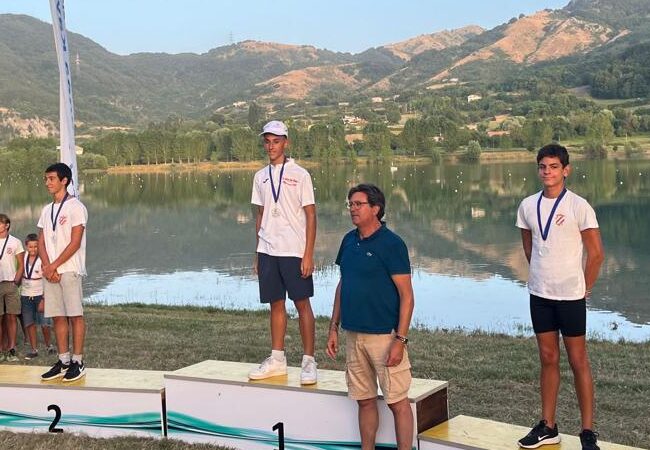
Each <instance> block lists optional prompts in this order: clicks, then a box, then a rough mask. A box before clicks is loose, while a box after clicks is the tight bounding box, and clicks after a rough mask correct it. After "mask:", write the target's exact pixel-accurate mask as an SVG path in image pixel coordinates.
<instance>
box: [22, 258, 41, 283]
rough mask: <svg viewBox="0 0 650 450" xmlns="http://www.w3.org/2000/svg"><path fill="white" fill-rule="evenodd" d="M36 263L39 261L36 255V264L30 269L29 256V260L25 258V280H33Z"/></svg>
mask: <svg viewBox="0 0 650 450" xmlns="http://www.w3.org/2000/svg"><path fill="white" fill-rule="evenodd" d="M36 261H38V255H36V258H34V264H33V265H32V267H31V269H30V268H29V255H27V258H25V278H27V279H28V280H31V279H32V274H33V273H34V267H36Z"/></svg>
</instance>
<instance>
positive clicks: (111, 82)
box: [0, 14, 351, 124]
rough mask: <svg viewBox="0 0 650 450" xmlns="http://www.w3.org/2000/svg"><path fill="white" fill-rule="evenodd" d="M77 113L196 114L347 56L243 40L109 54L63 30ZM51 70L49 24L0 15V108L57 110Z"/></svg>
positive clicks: (111, 118) (91, 116) (123, 118)
mask: <svg viewBox="0 0 650 450" xmlns="http://www.w3.org/2000/svg"><path fill="white" fill-rule="evenodd" d="M69 40H70V49H71V55H72V59H73V61H74V59H75V58H76V55H77V54H78V55H79V64H75V66H74V70H73V74H72V78H73V86H74V90H75V107H76V109H77V117H78V118H79V119H80V120H82V121H84V122H90V123H101V122H104V123H106V122H108V123H118V124H120V123H122V124H124V123H136V124H137V123H144V122H147V121H151V120H162V119H164V118H166V117H168V116H169V115H170V114H176V115H182V116H190V117H192V116H194V117H199V116H202V115H204V114H206V113H207V112H210V111H212V110H213V109H215V108H216V107H217V106H219V105H223V104H226V103H228V102H232V101H235V100H241V99H242V98H244V99H246V98H247V97H248V96H249V95H250V90H251V89H252V88H253V87H254V85H255V84H256V83H259V82H262V81H265V80H268V79H270V78H273V77H275V76H278V75H280V74H283V73H285V72H287V71H290V70H296V69H300V68H304V67H307V66H314V65H325V64H341V63H345V62H349V61H350V60H351V56H350V55H348V54H342V53H334V52H330V51H326V50H319V49H316V48H314V47H311V46H292V45H283V44H268V43H258V42H253V41H245V42H241V43H238V44H233V45H229V46H224V47H220V48H217V49H214V50H211V51H210V52H207V53H205V54H202V55H197V54H190V53H186V54H177V55H170V54H165V53H139V54H133V55H128V56H120V55H116V54H113V53H111V52H109V51H107V50H106V49H104V48H103V47H101V46H99V45H98V44H96V43H94V42H93V41H91V40H89V39H87V38H85V37H83V36H81V35H79V34H76V33H69ZM57 80H58V72H57V67H56V55H55V53H54V48H53V43H52V29H51V26H50V25H49V24H47V23H45V22H41V21H39V20H36V19H34V18H31V17H28V16H21V15H12V14H4V15H0V107H6V108H11V109H15V110H17V111H19V112H21V113H23V114H26V115H28V116H43V117H46V118H55V117H56V116H57V114H58V81H57Z"/></svg>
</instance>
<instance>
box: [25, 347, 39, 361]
mask: <svg viewBox="0 0 650 450" xmlns="http://www.w3.org/2000/svg"><path fill="white" fill-rule="evenodd" d="M34 358H38V350H30V351H29V352H27V353H25V359H26V360H27V361H29V360H30V359H34Z"/></svg>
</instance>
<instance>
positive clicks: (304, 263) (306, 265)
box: [300, 254, 314, 278]
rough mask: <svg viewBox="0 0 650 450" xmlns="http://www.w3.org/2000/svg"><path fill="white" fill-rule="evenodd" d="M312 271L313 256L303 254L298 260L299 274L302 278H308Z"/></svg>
mask: <svg viewBox="0 0 650 450" xmlns="http://www.w3.org/2000/svg"><path fill="white" fill-rule="evenodd" d="M312 273H314V257H313V256H311V255H307V254H305V256H303V258H302V260H301V261H300V275H301V276H302V277H303V278H309V277H310V276H311V274H312Z"/></svg>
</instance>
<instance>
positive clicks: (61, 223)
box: [59, 216, 68, 225]
mask: <svg viewBox="0 0 650 450" xmlns="http://www.w3.org/2000/svg"><path fill="white" fill-rule="evenodd" d="M67 221H68V217H67V216H61V217H59V225H63V224H64V223H66V222H67Z"/></svg>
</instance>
